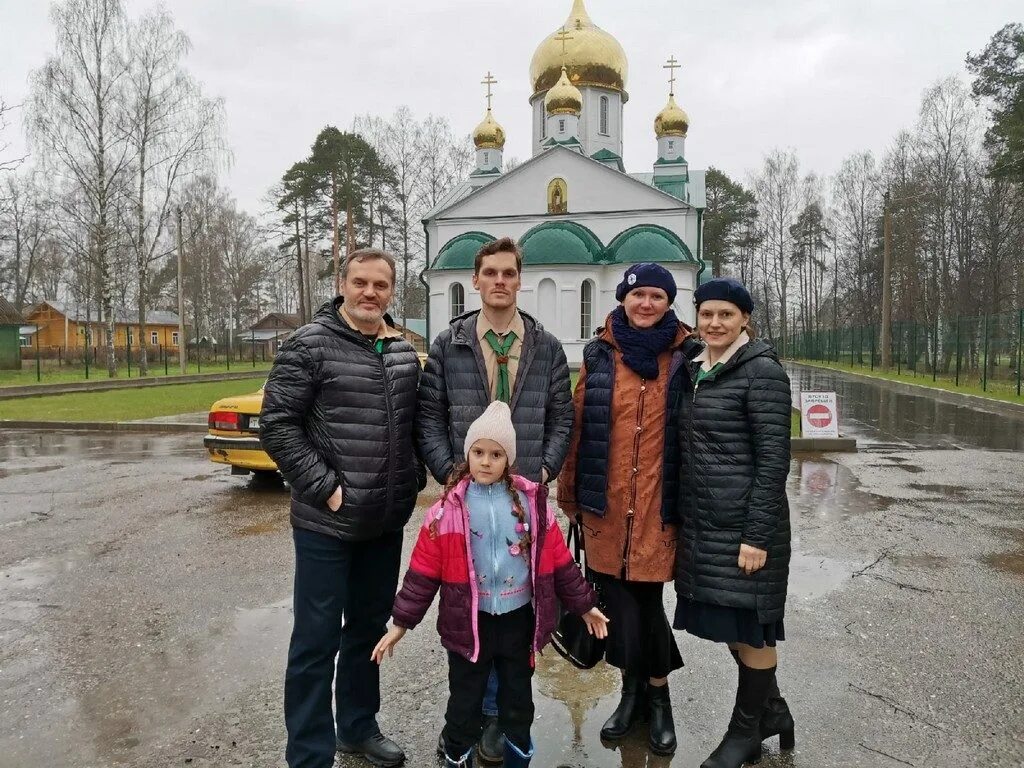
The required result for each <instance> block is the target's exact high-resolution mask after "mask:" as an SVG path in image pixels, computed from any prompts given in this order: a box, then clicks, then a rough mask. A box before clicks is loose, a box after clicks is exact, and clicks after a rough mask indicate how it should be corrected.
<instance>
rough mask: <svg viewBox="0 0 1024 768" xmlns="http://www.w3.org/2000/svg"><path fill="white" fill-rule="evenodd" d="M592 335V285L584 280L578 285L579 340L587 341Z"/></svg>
mask: <svg viewBox="0 0 1024 768" xmlns="http://www.w3.org/2000/svg"><path fill="white" fill-rule="evenodd" d="M593 333H594V283H593V281H591V280H584V281H583V284H582V285H580V338H581V339H589V338H590V337H591V336H592V335H593Z"/></svg>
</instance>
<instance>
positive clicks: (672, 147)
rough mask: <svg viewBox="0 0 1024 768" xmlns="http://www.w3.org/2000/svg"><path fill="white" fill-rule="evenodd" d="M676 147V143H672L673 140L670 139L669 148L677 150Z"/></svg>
mask: <svg viewBox="0 0 1024 768" xmlns="http://www.w3.org/2000/svg"><path fill="white" fill-rule="evenodd" d="M675 146H676V143H675V142H674V141H672V139H669V140H668V148H669V149H675Z"/></svg>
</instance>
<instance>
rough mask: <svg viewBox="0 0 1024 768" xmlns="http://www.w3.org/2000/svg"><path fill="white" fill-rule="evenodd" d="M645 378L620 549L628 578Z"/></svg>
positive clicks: (645, 389) (634, 439) (638, 405)
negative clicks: (623, 540)
mask: <svg viewBox="0 0 1024 768" xmlns="http://www.w3.org/2000/svg"><path fill="white" fill-rule="evenodd" d="M646 397H647V379H640V397H639V399H638V400H637V406H636V429H635V430H634V431H633V472H632V474H631V476H630V478H629V507H627V509H626V546H625V547H624V548H623V550H622V578H624V579H626V580H627V581H628V580H629V550H630V547H631V546H632V544H633V518H634V516H635V515H636V483H637V479H638V478H637V475H638V474H639V472H640V436H641V434H642V427H643V421H644V403H645V401H646Z"/></svg>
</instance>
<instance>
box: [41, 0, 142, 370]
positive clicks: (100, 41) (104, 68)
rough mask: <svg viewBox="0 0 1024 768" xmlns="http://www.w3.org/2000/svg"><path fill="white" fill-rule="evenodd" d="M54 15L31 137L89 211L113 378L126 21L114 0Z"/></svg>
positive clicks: (61, 8) (56, 10) (76, 4)
mask: <svg viewBox="0 0 1024 768" xmlns="http://www.w3.org/2000/svg"><path fill="white" fill-rule="evenodd" d="M51 16H52V19H53V23H54V27H55V28H56V36H57V52H56V54H55V55H54V56H52V57H51V58H50V59H49V60H48V61H47V62H46V64H45V65H44V66H43V67H42V68H41V69H39V70H36V71H35V72H33V73H32V75H31V77H30V83H31V95H30V97H29V102H28V121H27V125H28V131H29V135H30V137H31V139H32V142H33V144H34V145H35V147H36V148H37V149H38V150H39V153H40V155H41V156H42V157H43V159H44V162H46V163H48V164H49V167H50V168H52V169H53V171H54V172H55V173H56V174H58V175H60V176H62V177H63V178H64V179H65V180H66V182H67V183H68V184H70V185H73V186H74V187H75V188H76V191H77V193H78V194H79V195H80V196H81V199H82V200H83V201H84V202H85V204H86V206H87V212H88V219H87V221H86V222H84V223H85V225H86V227H87V232H88V242H89V250H88V252H89V258H90V260H91V261H92V262H93V263H94V264H95V267H96V277H97V281H98V285H99V289H100V299H101V306H102V309H103V313H104V316H105V320H106V323H107V338H106V349H107V374H108V375H109V376H110V377H112V378H113V377H115V376H116V375H117V360H116V358H115V355H114V322H115V315H114V307H113V293H112V290H113V279H112V278H113V274H112V270H111V255H112V254H111V250H112V241H113V230H114V228H115V227H116V223H117V214H116V205H117V198H118V197H119V196H120V195H121V194H123V189H122V185H123V183H124V175H125V172H126V171H127V169H128V167H129V164H130V162H131V155H132V152H131V147H130V145H129V143H128V142H127V141H125V135H124V130H125V126H126V123H127V120H126V117H127V115H126V110H125V104H126V100H125V98H124V91H125V88H126V86H127V81H128V77H129V65H128V61H127V60H126V58H125V56H124V55H123V51H124V50H125V49H126V42H125V34H126V31H127V20H126V18H125V14H124V9H123V7H122V5H121V2H120V1H119V0H64V2H61V3H58V4H56V5H54V7H53V9H52V11H51Z"/></svg>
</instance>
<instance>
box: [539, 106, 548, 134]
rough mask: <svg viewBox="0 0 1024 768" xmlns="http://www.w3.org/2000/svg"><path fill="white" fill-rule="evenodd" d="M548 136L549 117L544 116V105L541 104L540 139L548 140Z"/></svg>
mask: <svg viewBox="0 0 1024 768" xmlns="http://www.w3.org/2000/svg"><path fill="white" fill-rule="evenodd" d="M547 136H548V124H547V116H546V115H545V114H544V105H543V104H541V109H540V137H541V138H542V139H546V138H547Z"/></svg>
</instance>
